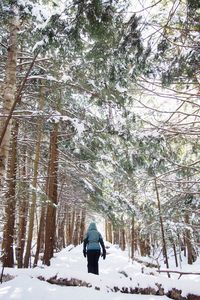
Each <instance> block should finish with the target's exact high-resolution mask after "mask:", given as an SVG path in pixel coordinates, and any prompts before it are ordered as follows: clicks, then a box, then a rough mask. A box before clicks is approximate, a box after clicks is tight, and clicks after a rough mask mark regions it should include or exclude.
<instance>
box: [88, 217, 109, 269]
mask: <svg viewBox="0 0 200 300" xmlns="http://www.w3.org/2000/svg"><path fill="white" fill-rule="evenodd" d="M100 245H101V247H100ZM101 248H102V256H103V259H105V258H106V248H105V245H104V242H103V238H102V236H101V233H100V232H99V231H98V230H97V226H96V224H95V223H94V222H92V223H90V225H89V227H88V230H87V232H86V235H85V238H84V241H83V255H84V257H86V256H87V262H88V264H87V267H88V273H93V274H96V275H99V257H100V255H101Z"/></svg>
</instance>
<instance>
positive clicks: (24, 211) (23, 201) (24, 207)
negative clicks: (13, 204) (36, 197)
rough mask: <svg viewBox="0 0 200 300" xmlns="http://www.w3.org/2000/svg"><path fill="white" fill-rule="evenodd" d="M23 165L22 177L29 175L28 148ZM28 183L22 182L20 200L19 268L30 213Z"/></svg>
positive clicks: (24, 152)
mask: <svg viewBox="0 0 200 300" xmlns="http://www.w3.org/2000/svg"><path fill="white" fill-rule="evenodd" d="M23 157H24V159H23V166H22V172H21V175H22V177H24V178H25V177H26V176H27V158H26V150H25V149H23ZM27 199H28V184H27V183H26V182H22V183H21V185H20V201H19V226H18V244H17V248H18V257H17V263H18V268H22V267H23V254H24V248H25V238H26V224H27V215H28V200H27Z"/></svg>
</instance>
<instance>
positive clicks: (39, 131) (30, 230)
mask: <svg viewBox="0 0 200 300" xmlns="http://www.w3.org/2000/svg"><path fill="white" fill-rule="evenodd" d="M44 93H45V89H44V87H43V86H41V87H40V101H39V109H40V110H43V107H44V97H45V94H44ZM42 124H43V122H42V120H40V122H39V123H38V126H37V135H36V138H37V141H36V146H35V160H34V167H33V182H32V189H33V190H32V199H31V206H30V212H29V228H28V238H27V245H26V254H25V258H24V267H25V268H28V265H29V260H30V254H31V244H32V238H33V228H34V218H35V208H36V199H37V194H36V188H37V177H38V169H39V161H40V148H41V141H42Z"/></svg>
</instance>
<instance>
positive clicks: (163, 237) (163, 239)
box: [155, 178, 170, 277]
mask: <svg viewBox="0 0 200 300" xmlns="http://www.w3.org/2000/svg"><path fill="white" fill-rule="evenodd" d="M155 190H156V197H157V203H158V212H159V219H160V227H161V234H162V242H163V255H164V257H165V263H166V267H167V268H168V269H169V262H168V256H167V246H166V241H165V233H164V226H163V219H162V212H161V204H160V197H159V192H158V186H157V181H156V178H155ZM168 277H170V275H169V273H168Z"/></svg>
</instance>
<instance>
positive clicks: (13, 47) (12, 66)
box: [0, 4, 19, 186]
mask: <svg viewBox="0 0 200 300" xmlns="http://www.w3.org/2000/svg"><path fill="white" fill-rule="evenodd" d="M10 10H11V13H12V18H11V19H10V20H9V21H10V37H9V41H8V45H9V47H8V56H7V61H6V72H5V82H4V92H3V114H5V115H8V114H9V112H10V109H11V107H12V104H13V103H14V100H15V90H16V68H17V34H18V31H19V15H18V8H17V7H16V6H15V5H14V4H13V5H11V8H10ZM4 125H5V119H4V118H1V120H0V136H2V135H3V139H2V142H1V145H0V186H3V182H4V175H5V171H6V165H7V160H8V153H9V143H10V135H11V122H10V123H9V125H8V126H7V128H6V132H5V134H3V129H4Z"/></svg>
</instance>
